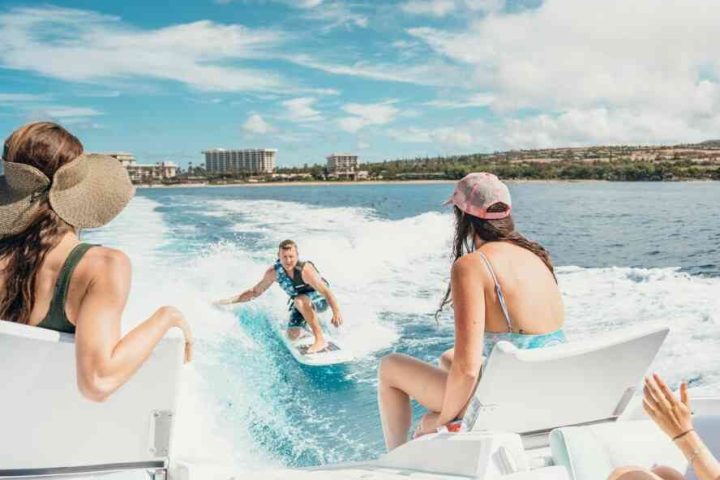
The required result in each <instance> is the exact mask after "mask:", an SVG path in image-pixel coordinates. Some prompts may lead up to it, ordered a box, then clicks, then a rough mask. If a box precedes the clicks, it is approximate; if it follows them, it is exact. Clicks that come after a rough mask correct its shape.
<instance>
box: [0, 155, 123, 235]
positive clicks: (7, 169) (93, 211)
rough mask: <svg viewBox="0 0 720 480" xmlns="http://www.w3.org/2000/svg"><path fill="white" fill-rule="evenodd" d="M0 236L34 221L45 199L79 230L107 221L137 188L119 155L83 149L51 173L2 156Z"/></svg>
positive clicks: (14, 231)
mask: <svg viewBox="0 0 720 480" xmlns="http://www.w3.org/2000/svg"><path fill="white" fill-rule="evenodd" d="M2 166H3V169H4V175H2V176H0V238H2V237H7V236H10V235H15V234H18V233H20V232H22V231H24V230H25V229H26V228H27V227H29V226H30V224H31V223H32V222H33V219H34V218H35V215H36V213H37V212H38V210H39V209H40V204H41V203H42V202H41V200H43V199H47V200H48V201H49V202H50V207H51V208H52V209H53V210H54V211H55V213H57V214H58V216H59V217H60V218H62V219H63V220H64V221H65V222H67V223H68V224H70V225H72V226H73V227H75V228H77V229H83V228H93V227H100V226H102V225H105V224H106V223H108V222H109V221H110V220H112V219H113V218H115V216H117V214H118V213H120V212H121V211H122V209H123V208H125V205H127V203H128V202H129V201H130V199H131V198H132V196H133V194H134V193H135V188H134V187H133V186H132V184H131V183H130V178H129V177H128V174H127V171H126V170H125V167H123V166H122V165H121V164H120V162H119V161H118V160H116V159H115V158H112V157H109V156H105V155H97V154H82V155H80V156H79V157H77V158H76V159H74V160H73V161H71V162H69V163H67V164H65V165H63V166H62V167H60V168H58V169H57V171H56V172H55V174H54V175H53V178H52V179H50V178H48V177H47V176H46V175H45V174H44V173H42V172H41V171H40V170H38V169H37V168H35V167H33V166H30V165H27V164H24V163H16V162H6V161H4V160H3V161H2Z"/></svg>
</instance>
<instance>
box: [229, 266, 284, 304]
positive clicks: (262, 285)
mask: <svg viewBox="0 0 720 480" xmlns="http://www.w3.org/2000/svg"><path fill="white" fill-rule="evenodd" d="M276 278H277V277H276V275H275V269H274V268H272V267H270V268H268V269H267V271H266V272H265V275H263V278H262V279H261V280H260V281H259V282H258V283H257V284H256V285H255V286H254V287H252V288H249V289H247V290H245V291H244V292H242V293H240V294H238V295H234V296H232V297H228V298H223V299H221V300H217V301H216V302H215V303H216V304H217V305H230V304H232V303H244V302H249V301H250V300H252V299H254V298H257V297H259V296H260V295H262V294H263V293H265V290H267V289H268V288H270V285H272V284H273V282H274V281H275V279H276Z"/></svg>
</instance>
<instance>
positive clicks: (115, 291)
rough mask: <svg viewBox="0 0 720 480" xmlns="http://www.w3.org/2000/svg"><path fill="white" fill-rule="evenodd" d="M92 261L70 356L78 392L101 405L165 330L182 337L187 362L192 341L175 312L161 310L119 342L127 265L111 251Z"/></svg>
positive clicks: (128, 285) (168, 309)
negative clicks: (73, 359)
mask: <svg viewBox="0 0 720 480" xmlns="http://www.w3.org/2000/svg"><path fill="white" fill-rule="evenodd" d="M96 261H97V262H98V265H97V266H93V270H94V271H96V272H98V273H97V274H96V275H95V276H94V278H92V279H91V281H90V284H89V286H88V290H87V292H86V294H85V296H84V298H83V299H82V302H81V304H80V309H79V311H78V315H77V319H76V331H75V352H76V365H77V382H78V388H79V389H80V392H81V393H82V394H83V395H84V396H85V397H87V398H89V399H90V400H94V401H97V402H101V401H103V400H105V399H107V398H108V397H109V396H110V394H112V393H113V392H114V391H115V390H117V389H118V388H120V386H122V385H123V384H124V383H125V382H127V381H128V379H129V378H130V377H131V376H132V375H133V374H134V373H135V372H136V371H137V369H138V368H140V366H141V365H142V364H143V363H144V362H145V360H147V358H148V357H149V356H150V353H151V352H152V350H153V349H154V348H155V346H156V345H157V343H158V342H159V341H160V339H161V338H162V337H163V336H164V335H165V333H166V332H167V331H168V330H169V329H170V328H172V327H179V328H181V329H182V330H183V333H184V334H185V340H186V361H187V360H189V357H190V354H191V350H190V346H191V345H192V336H191V333H190V328H189V326H188V324H187V322H186V321H185V318H184V317H183V315H182V314H181V313H180V312H179V311H178V310H177V309H176V308H174V307H162V308H160V309H158V310H157V311H156V312H155V313H154V314H153V315H152V316H151V317H150V318H148V319H147V320H145V321H144V322H142V323H141V324H140V325H138V326H137V327H135V328H134V329H132V330H131V331H130V332H128V333H127V335H125V336H124V337H122V338H121V337H120V322H121V317H122V312H123V310H124V309H125V304H126V302H127V297H128V291H129V288H130V277H131V267H130V261H129V259H128V258H127V256H126V255H125V254H124V253H122V252H119V251H116V250H111V251H109V252H108V253H107V254H105V255H103V256H102V257H101V258H99V259H97V260H96Z"/></svg>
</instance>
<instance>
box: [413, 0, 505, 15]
mask: <svg viewBox="0 0 720 480" xmlns="http://www.w3.org/2000/svg"><path fill="white" fill-rule="evenodd" d="M504 5H505V1H504V0H409V1H406V2H405V3H403V4H402V5H400V8H401V9H402V10H403V11H404V12H407V13H412V14H415V15H429V16H432V17H438V18H440V17H445V16H447V15H450V14H452V13H456V12H462V11H464V10H470V11H483V12H494V11H498V10H501V9H502V8H503V6H504Z"/></svg>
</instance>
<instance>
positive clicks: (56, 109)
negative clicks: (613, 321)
mask: <svg viewBox="0 0 720 480" xmlns="http://www.w3.org/2000/svg"><path fill="white" fill-rule="evenodd" d="M42 112H43V113H45V114H46V115H47V116H49V117H52V118H60V119H63V118H79V117H95V116H98V115H102V113H100V112H98V111H97V110H95V109H94V108H89V107H66V106H62V105H56V106H51V107H46V108H44V109H42Z"/></svg>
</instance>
